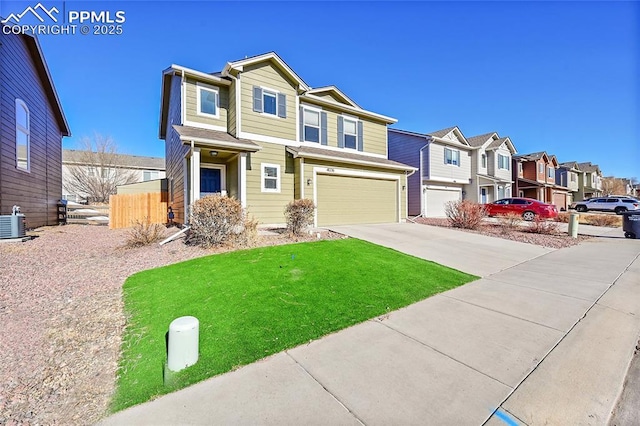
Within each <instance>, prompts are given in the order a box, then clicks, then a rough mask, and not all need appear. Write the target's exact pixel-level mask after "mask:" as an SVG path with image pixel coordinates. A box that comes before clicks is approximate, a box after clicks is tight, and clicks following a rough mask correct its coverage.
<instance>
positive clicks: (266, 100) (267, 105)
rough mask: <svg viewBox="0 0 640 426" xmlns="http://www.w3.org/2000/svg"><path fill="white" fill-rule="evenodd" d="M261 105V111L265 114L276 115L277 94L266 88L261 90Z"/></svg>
mask: <svg viewBox="0 0 640 426" xmlns="http://www.w3.org/2000/svg"><path fill="white" fill-rule="evenodd" d="M262 105H263V110H262V112H264V113H265V114H271V115H278V94H277V93H275V92H270V91H268V90H263V91H262Z"/></svg>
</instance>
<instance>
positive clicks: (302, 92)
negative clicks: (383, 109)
mask: <svg viewBox="0 0 640 426" xmlns="http://www.w3.org/2000/svg"><path fill="white" fill-rule="evenodd" d="M395 122H396V120H395V119H394V118H391V117H388V116H385V115H382V114H379V113H376V112H372V111H368V110H366V109H364V108H362V107H360V106H359V105H358V104H356V103H355V102H354V101H353V100H351V99H350V98H349V97H348V96H347V95H345V94H344V93H343V92H342V91H340V90H339V89H338V88H336V87H335V86H325V87H319V88H316V89H313V88H311V87H310V86H309V85H307V83H305V82H304V80H302V78H300V77H299V76H298V75H297V74H296V73H295V72H294V71H293V70H292V69H291V68H290V67H289V65H287V64H286V63H285V62H284V61H283V60H282V59H281V58H280V57H279V56H278V55H277V54H276V53H274V52H271V53H266V54H263V55H259V56H254V57H250V58H246V59H242V60H239V61H233V62H228V63H227V64H226V65H225V66H224V68H223V69H222V71H221V72H216V73H210V74H209V73H205V72H201V71H197V70H193V69H189V68H185V67H182V66H178V65H172V66H170V67H169V68H168V69H166V70H165V71H164V72H163V78H162V99H161V113H160V129H159V130H160V138H161V139H164V140H165V155H166V174H167V179H168V187H169V203H170V205H171V206H172V208H173V211H174V213H175V215H176V217H175V220H176V221H177V222H188V215H187V214H185V212H188V206H189V205H190V204H191V203H192V202H194V201H195V200H197V199H199V198H200V197H202V196H204V195H206V194H216V193H217V194H226V195H228V196H233V197H235V198H237V199H238V200H240V202H241V203H242V205H243V206H244V207H246V208H247V209H248V211H249V213H250V214H252V215H254V216H255V217H256V218H257V219H258V220H259V222H260V223H262V224H283V223H284V222H285V218H284V209H285V206H286V205H287V204H288V203H289V202H290V201H292V200H294V199H300V198H309V199H312V200H313V201H314V203H315V204H316V206H317V208H316V211H315V218H314V222H315V223H314V225H315V226H326V225H334V224H353V223H378V222H399V221H401V220H403V219H404V218H405V217H406V196H405V194H406V175H407V174H409V173H411V172H412V171H414V169H413V168H412V167H410V166H407V165H405V164H400V163H398V162H395V161H390V160H389V159H388V158H387V126H388V125H389V124H392V123H395Z"/></svg>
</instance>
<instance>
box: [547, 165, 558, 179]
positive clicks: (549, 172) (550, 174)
mask: <svg viewBox="0 0 640 426" xmlns="http://www.w3.org/2000/svg"><path fill="white" fill-rule="evenodd" d="M555 170H556V169H554V168H553V167H549V168H548V169H547V177H550V178H552V177H553V173H554V172H555Z"/></svg>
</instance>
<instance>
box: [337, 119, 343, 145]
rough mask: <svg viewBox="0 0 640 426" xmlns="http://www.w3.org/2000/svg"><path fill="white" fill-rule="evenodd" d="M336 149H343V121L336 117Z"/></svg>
mask: <svg viewBox="0 0 640 426" xmlns="http://www.w3.org/2000/svg"><path fill="white" fill-rule="evenodd" d="M338 148H344V119H343V118H342V117H338Z"/></svg>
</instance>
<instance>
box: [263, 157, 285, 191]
mask: <svg viewBox="0 0 640 426" xmlns="http://www.w3.org/2000/svg"><path fill="white" fill-rule="evenodd" d="M261 168H262V192H280V166H279V165H278V164H262V167H261Z"/></svg>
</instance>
